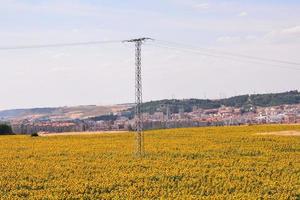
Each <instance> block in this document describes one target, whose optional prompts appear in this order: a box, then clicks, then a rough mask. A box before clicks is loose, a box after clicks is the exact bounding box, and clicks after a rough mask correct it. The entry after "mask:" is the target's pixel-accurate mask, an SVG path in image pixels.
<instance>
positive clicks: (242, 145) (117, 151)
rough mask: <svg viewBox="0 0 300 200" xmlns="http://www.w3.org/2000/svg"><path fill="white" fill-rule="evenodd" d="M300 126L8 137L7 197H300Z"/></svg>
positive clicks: (2, 152) (1, 159) (3, 159)
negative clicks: (141, 148) (140, 149)
mask: <svg viewBox="0 0 300 200" xmlns="http://www.w3.org/2000/svg"><path fill="white" fill-rule="evenodd" d="M290 130H300V126H295V125H293V126H287V125H284V126H248V127H247V126H244V127H222V128H190V129H175V130H158V131H149V132H146V134H145V148H146V152H147V155H146V157H145V158H143V159H138V158H135V157H134V156H133V154H132V150H133V149H134V146H133V145H134V136H133V133H120V134H116V133H115V134H103V135H101V134H98V135H80V136H53V137H37V138H31V137H29V136H2V137H0V144H1V145H0V197H1V199H142V198H146V199H158V198H160V199H246V200H250V199H260V198H261V199H297V198H298V199H299V198H300V137H299V136H278V135H261V134H257V133H264V132H276V131H290Z"/></svg>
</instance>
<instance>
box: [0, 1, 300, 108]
mask: <svg viewBox="0 0 300 200" xmlns="http://www.w3.org/2000/svg"><path fill="white" fill-rule="evenodd" d="M0 13H1V14H0V49H1V48H3V47H4V48H5V47H13V46H20V45H21V46H22V45H42V44H56V43H73V42H86V41H108V40H109V41H110V40H117V41H119V40H120V41H121V40H125V39H131V38H136V37H151V38H154V39H155V40H154V41H148V42H147V43H145V44H144V45H143V47H142V73H143V99H144V101H150V100H158V99H171V98H177V99H184V98H213V99H216V98H226V97H230V96H235V95H240V94H248V93H269V92H282V91H288V90H296V89H297V90H299V87H300V78H299V77H300V70H299V68H300V66H299V65H298V66H296V65H289V64H286V63H278V62H277V63H269V62H268V63H266V62H256V61H253V60H252V61H250V60H249V59H248V60H247V59H244V58H234V59H233V58H228V56H222V55H221V56H211V55H208V53H202V54H199V52H198V50H197V52H195V51H189V50H188V51H187V50H186V49H183V48H182V47H183V44H184V45H185V46H188V47H193V48H194V49H196V48H197V49H198V48H199V49H200V48H201V49H202V50H203V49H204V51H207V50H209V51H211V50H214V51H219V52H223V53H224V52H225V53H228V54H242V55H247V56H255V57H262V58H268V59H276V60H283V61H289V62H295V63H300V57H299V55H300V54H299V52H300V1H298V0H251V1H250V0H243V1H238V0H151V1H146V0H97V1H96V0H72V1H71V0H51V1H50V0H48V1H46V0H0ZM161 41H167V42H168V44H171V43H175V42H176V43H180V44H182V45H181V46H180V48H166V46H163V45H162V43H161ZM165 44H167V43H165ZM228 54H227V55H228ZM223 55H224V54H223ZM0 69H1V72H0V73H1V74H0V86H1V90H2V92H1V97H0V110H4V109H14V108H31V107H54V106H75V105H91V104H92V105H111V104H118V103H131V102H134V84H135V83H134V76H135V74H134V46H133V44H127V43H121V42H118V43H108V44H98V45H91V46H78V47H57V48H41V49H22V50H21V49H20V50H0Z"/></svg>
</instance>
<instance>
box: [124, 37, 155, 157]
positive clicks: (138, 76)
mask: <svg viewBox="0 0 300 200" xmlns="http://www.w3.org/2000/svg"><path fill="white" fill-rule="evenodd" d="M146 40H152V39H151V38H137V39H131V40H125V41H124V42H132V43H135V130H136V155H137V156H143V155H144V134H143V118H142V110H141V106H142V103H143V98H142V97H143V96H142V95H143V93H142V69H141V67H142V65H141V60H142V58H141V48H142V44H143V42H145V41H146Z"/></svg>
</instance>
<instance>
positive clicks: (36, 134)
mask: <svg viewBox="0 0 300 200" xmlns="http://www.w3.org/2000/svg"><path fill="white" fill-rule="evenodd" d="M30 136H31V137H38V136H39V134H38V133H31V134H30Z"/></svg>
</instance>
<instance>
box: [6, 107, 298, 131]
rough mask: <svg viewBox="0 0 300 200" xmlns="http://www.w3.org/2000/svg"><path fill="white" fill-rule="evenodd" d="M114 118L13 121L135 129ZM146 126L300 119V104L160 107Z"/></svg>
mask: <svg viewBox="0 0 300 200" xmlns="http://www.w3.org/2000/svg"><path fill="white" fill-rule="evenodd" d="M114 116H116V117H114V118H113V119H105V120H98V121H97V120H92V119H83V120H79V119H78V120H63V121H61V120H55V121H53V120H48V119H47V120H46V119H38V120H37V119H34V120H22V121H11V122H10V123H11V125H12V129H13V131H14V132H15V133H23V134H31V133H35V132H48V133H51V132H55V133H59V132H78V131H111V130H134V118H133V119H130V118H128V117H127V116H125V115H123V114H122V112H118V113H114ZM142 116H143V126H144V129H161V128H178V127H198V126H230V125H243V124H272V123H286V124H290V123H300V104H294V105H281V106H272V107H250V108H249V109H248V110H247V111H245V110H243V109H242V108H234V107H225V106H222V107H220V108H216V109H201V108H197V107H194V108H193V110H192V111H191V112H184V110H183V109H179V112H178V113H171V112H170V111H169V110H168V109H167V110H166V111H161V110H159V109H158V111H157V112H154V113H151V114H150V113H143V115H142Z"/></svg>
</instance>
